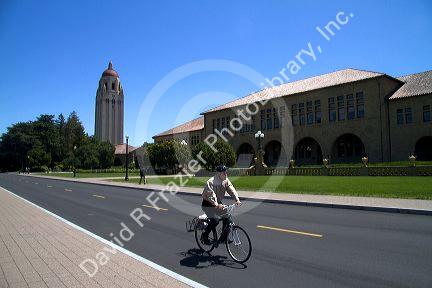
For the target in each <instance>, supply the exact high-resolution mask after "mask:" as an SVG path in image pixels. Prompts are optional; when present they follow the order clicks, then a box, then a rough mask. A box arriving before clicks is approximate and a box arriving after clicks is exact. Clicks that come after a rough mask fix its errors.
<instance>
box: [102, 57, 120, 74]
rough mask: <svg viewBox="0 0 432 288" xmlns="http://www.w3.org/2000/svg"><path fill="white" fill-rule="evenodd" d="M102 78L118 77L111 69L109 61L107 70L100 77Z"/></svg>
mask: <svg viewBox="0 0 432 288" xmlns="http://www.w3.org/2000/svg"><path fill="white" fill-rule="evenodd" d="M104 76H111V77H119V75H118V73H117V72H116V71H115V70H114V69H113V65H112V62H111V61H110V62H109V64H108V68H107V69H106V70H105V71H104V72H103V73H102V77H104Z"/></svg>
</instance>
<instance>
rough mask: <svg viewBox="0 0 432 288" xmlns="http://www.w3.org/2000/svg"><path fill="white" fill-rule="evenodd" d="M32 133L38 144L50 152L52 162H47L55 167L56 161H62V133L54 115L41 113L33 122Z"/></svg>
mask: <svg viewBox="0 0 432 288" xmlns="http://www.w3.org/2000/svg"><path fill="white" fill-rule="evenodd" d="M32 134H33V135H34V137H35V138H36V139H37V140H38V145H39V143H40V147H38V148H41V149H43V150H44V151H45V152H46V153H47V154H49V159H50V163H47V164H45V165H46V166H49V167H51V168H53V167H54V161H56V162H58V161H60V156H59V154H60V150H61V147H60V134H59V130H58V126H57V124H56V122H55V121H54V115H45V114H42V115H40V116H39V117H38V118H37V119H36V121H34V122H33V123H32Z"/></svg>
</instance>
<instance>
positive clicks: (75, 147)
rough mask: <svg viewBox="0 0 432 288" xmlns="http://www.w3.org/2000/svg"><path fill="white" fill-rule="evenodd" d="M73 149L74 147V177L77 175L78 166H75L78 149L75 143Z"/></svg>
mask: <svg viewBox="0 0 432 288" xmlns="http://www.w3.org/2000/svg"><path fill="white" fill-rule="evenodd" d="M73 149H74V160H73V177H75V175H76V167H75V165H76V149H77V146H76V145H75V146H74V148H73Z"/></svg>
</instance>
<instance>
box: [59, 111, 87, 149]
mask: <svg viewBox="0 0 432 288" xmlns="http://www.w3.org/2000/svg"><path fill="white" fill-rule="evenodd" d="M84 137H85V133H84V126H83V125H82V123H81V121H80V120H79V118H78V115H77V113H76V112H75V111H73V112H72V113H71V114H70V115H69V117H68V119H67V121H66V124H65V143H64V144H65V147H66V151H67V152H73V147H74V146H78V147H79V146H81V144H82V142H83V140H84Z"/></svg>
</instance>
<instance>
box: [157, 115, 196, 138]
mask: <svg viewBox="0 0 432 288" xmlns="http://www.w3.org/2000/svg"><path fill="white" fill-rule="evenodd" d="M201 129H204V116H201V117H199V118H196V119H193V120H191V121H189V122H186V123H184V124H181V125H179V126H176V127H174V128H171V129H169V130H167V131H165V132H162V133H159V134H157V135H155V136H153V138H155V137H160V136H167V135H172V134H177V133H184V132H192V131H197V130H201Z"/></svg>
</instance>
